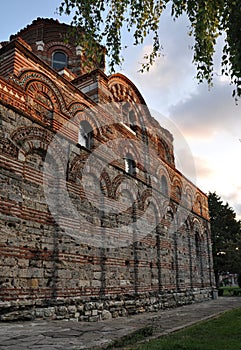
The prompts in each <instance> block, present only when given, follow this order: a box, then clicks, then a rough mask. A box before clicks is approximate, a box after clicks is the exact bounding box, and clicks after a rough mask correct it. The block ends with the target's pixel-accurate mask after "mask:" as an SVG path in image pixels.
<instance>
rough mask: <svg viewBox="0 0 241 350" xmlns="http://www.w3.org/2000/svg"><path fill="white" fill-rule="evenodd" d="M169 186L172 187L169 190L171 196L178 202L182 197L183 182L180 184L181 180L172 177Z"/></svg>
mask: <svg viewBox="0 0 241 350" xmlns="http://www.w3.org/2000/svg"><path fill="white" fill-rule="evenodd" d="M171 186H172V188H171V193H172V196H173V197H175V198H176V199H179V200H180V199H181V198H182V196H183V182H182V180H181V179H180V178H179V177H177V176H174V177H173V178H172V183H171ZM177 189H178V192H177ZM178 197H179V198H178Z"/></svg>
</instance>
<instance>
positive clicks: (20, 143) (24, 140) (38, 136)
mask: <svg viewBox="0 0 241 350" xmlns="http://www.w3.org/2000/svg"><path fill="white" fill-rule="evenodd" d="M11 139H12V140H13V142H14V144H15V145H16V146H17V147H18V149H19V151H18V157H19V158H20V157H24V159H25V157H26V155H28V154H29V153H31V152H34V150H36V149H40V150H42V151H43V152H45V153H46V152H47V149H48V146H49V144H50V143H51V142H53V144H52V146H53V148H54V151H55V152H56V155H57V156H58V159H59V160H60V161H61V163H60V164H59V168H60V169H61V170H62V171H64V168H65V163H66V158H65V157H64V154H63V148H62V146H61V144H60V143H59V142H58V141H57V140H56V139H54V140H53V136H52V134H51V133H50V132H49V131H48V130H47V129H41V128H38V127H33V126H32V127H20V128H18V129H17V130H15V132H14V133H13V134H12V135H11ZM24 159H22V160H24Z"/></svg>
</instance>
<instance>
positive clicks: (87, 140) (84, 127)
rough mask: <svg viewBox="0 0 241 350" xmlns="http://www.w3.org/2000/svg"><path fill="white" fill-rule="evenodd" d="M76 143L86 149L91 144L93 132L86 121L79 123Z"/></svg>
mask: <svg viewBox="0 0 241 350" xmlns="http://www.w3.org/2000/svg"><path fill="white" fill-rule="evenodd" d="M78 143H79V144H80V145H81V146H84V147H86V148H88V149H90V148H91V146H92V143H93V132H92V128H91V125H90V124H89V123H88V122H87V121H86V120H83V121H82V122H81V123H80V128H79V135H78Z"/></svg>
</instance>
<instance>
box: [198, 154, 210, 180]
mask: <svg viewBox="0 0 241 350" xmlns="http://www.w3.org/2000/svg"><path fill="white" fill-rule="evenodd" d="M194 162H195V167H196V172H197V175H198V177H204V178H207V177H210V176H212V175H213V173H214V171H213V169H212V166H211V165H210V164H209V161H208V160H207V159H206V158H204V157H199V156H195V157H194Z"/></svg>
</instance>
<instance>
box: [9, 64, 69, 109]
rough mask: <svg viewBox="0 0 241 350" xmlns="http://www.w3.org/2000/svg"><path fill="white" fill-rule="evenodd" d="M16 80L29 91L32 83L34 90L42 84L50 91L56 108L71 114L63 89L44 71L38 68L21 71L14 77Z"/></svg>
mask: <svg viewBox="0 0 241 350" xmlns="http://www.w3.org/2000/svg"><path fill="white" fill-rule="evenodd" d="M14 82H15V83H17V84H18V85H20V86H21V87H22V88H23V89H24V90H25V91H28V89H29V87H30V86H31V85H32V84H33V90H34V89H36V88H37V87H39V86H41V85H42V86H43V89H47V91H48V93H49V94H50V95H51V97H52V99H51V100H52V101H53V105H54V108H55V109H56V110H61V111H62V112H64V113H67V114H69V113H68V111H67V108H66V103H65V100H64V97H63V95H62V93H61V91H60V90H59V88H58V87H57V86H56V84H55V83H54V82H53V81H52V80H51V79H50V78H49V77H48V76H47V75H45V74H44V73H42V72H39V71H36V70H24V71H22V72H21V73H20V75H19V76H18V77H17V79H14ZM34 84H35V85H34ZM35 91H36V90H35Z"/></svg>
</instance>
